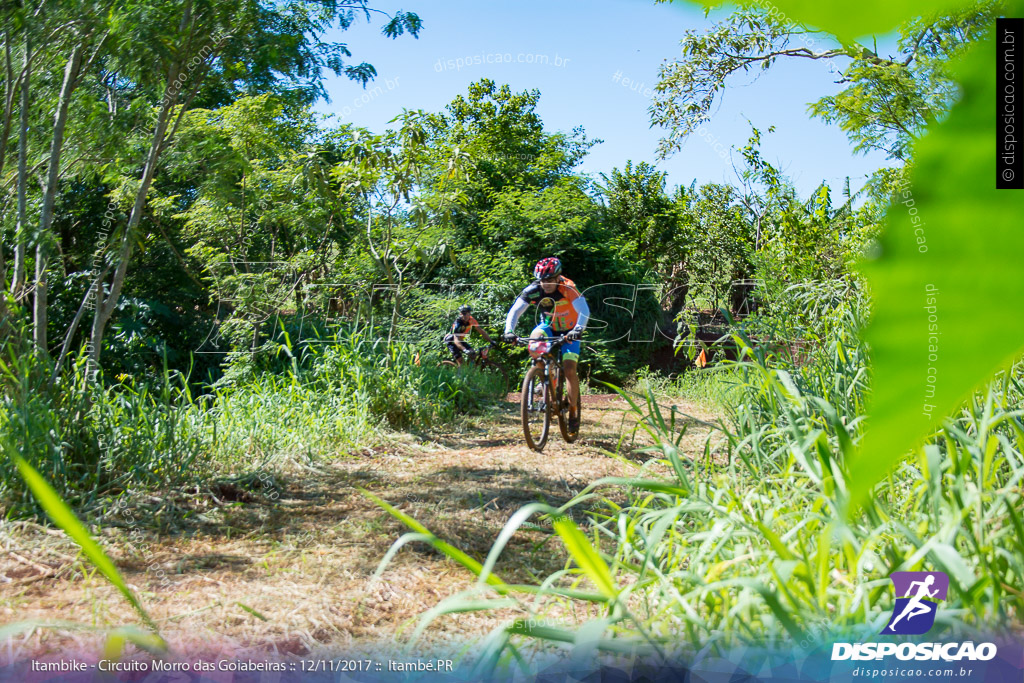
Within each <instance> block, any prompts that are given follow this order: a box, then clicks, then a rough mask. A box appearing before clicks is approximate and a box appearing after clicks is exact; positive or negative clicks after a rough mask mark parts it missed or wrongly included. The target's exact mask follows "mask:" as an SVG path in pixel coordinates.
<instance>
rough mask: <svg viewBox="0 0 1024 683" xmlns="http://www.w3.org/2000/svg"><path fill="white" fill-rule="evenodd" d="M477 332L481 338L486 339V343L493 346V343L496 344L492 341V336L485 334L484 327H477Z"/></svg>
mask: <svg viewBox="0 0 1024 683" xmlns="http://www.w3.org/2000/svg"><path fill="white" fill-rule="evenodd" d="M476 331H477V332H479V333H480V336H481V337H483V338H484V340H485V341H486V342H487V343H488V344H493V343H494V342H492V341H491V336H490V335H489V334H487V333H486V332H484V328H482V327H480V326H479V325H477V326H476Z"/></svg>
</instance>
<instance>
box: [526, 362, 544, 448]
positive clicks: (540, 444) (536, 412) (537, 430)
mask: <svg viewBox="0 0 1024 683" xmlns="http://www.w3.org/2000/svg"><path fill="white" fill-rule="evenodd" d="M519 407H520V413H521V415H522V418H523V436H524V437H526V445H527V446H529V447H530V448H532V449H533V450H535V451H540V450H542V449H543V448H544V444H546V443H547V441H548V430H549V429H550V427H551V401H550V396H549V392H548V383H547V382H546V381H544V367H543V366H540V365H534V366H533V367H532V368H530V369H529V370H528V371H527V373H526V377H524V378H523V389H522V393H521V394H520V397H519Z"/></svg>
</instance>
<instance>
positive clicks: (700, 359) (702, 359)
mask: <svg viewBox="0 0 1024 683" xmlns="http://www.w3.org/2000/svg"><path fill="white" fill-rule="evenodd" d="M694 364H695V365H696V366H697V367H698V368H703V367H704V366H706V365H707V364H708V357H707V356H705V355H704V349H701V350H700V355H699V356H697V360H695V361H694Z"/></svg>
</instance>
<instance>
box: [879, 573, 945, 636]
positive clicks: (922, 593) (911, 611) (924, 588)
mask: <svg viewBox="0 0 1024 683" xmlns="http://www.w3.org/2000/svg"><path fill="white" fill-rule="evenodd" d="M933 583H935V577H934V576H932V575H931V574H929V575H928V578H926V579H925V580H924V581H913V582H911V584H910V590H909V591H908V592H910V593H913V592H914V586H918V589H917V595H913V596H911V598H910V602H908V603H907V606H906V607H904V608H903V611H902V612H900V615H899V616H898V617H896V618H895V619H893V620H892V622H891V623H890V624H889V630H890V631H892V632H893V633H895V632H896V624H897V623H898V622H899V620H900V619H902V618H903V617H906V618H907V621H910V620H911V619H913V618H914V617H916V616H919V615H922V614H928V613H929V612H931V611H932V610H931V608H929V607H926V606H924V605H922V604H921V600H922V599H923V598H926V597H927V598H934V597H935V596H936V595H937V594H938V592H939V589H938V588H936V589H935V590H934V591H930V590H928V587H929V586H931V585H932V584H933Z"/></svg>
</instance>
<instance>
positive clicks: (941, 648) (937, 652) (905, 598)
mask: <svg viewBox="0 0 1024 683" xmlns="http://www.w3.org/2000/svg"><path fill="white" fill-rule="evenodd" d="M889 578H890V579H891V580H892V584H893V587H894V588H895V589H896V604H895V605H894V606H893V608H892V614H891V615H890V616H889V621H888V622H887V623H886V625H885V628H883V629H882V633H881V635H904V636H917V635H921V634H923V633H927V632H928V631H929V630H930V629H931V627H932V626H933V625H934V624H935V614H936V612H937V611H938V603H939V602H940V601H942V600H945V599H946V596H947V595H948V593H949V577H948V576H946V575H945V574H944V573H943V572H893V573H892V574H891V575H890V576H889ZM890 655H895V656H896V658H897V659H901V660H908V659H916V660H933V661H934V660H939V659H941V660H944V661H947V662H949V661H957V660H961V659H964V660H968V661H977V660H981V661H987V660H989V659H992V658H993V657H995V656H996V646H995V644H994V643H979V644H978V645H975V644H974V643H973V642H971V641H968V642H965V643H834V644H833V645H832V659H833V661H834V660H840V659H857V660H879V659H883V658H885V657H888V656H890Z"/></svg>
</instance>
